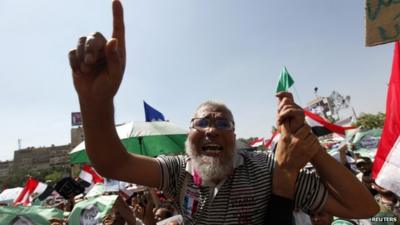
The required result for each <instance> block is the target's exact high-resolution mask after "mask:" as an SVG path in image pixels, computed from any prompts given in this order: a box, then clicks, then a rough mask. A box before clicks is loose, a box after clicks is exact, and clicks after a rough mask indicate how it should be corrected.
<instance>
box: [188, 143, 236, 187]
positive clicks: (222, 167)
mask: <svg viewBox="0 0 400 225" xmlns="http://www.w3.org/2000/svg"><path fill="white" fill-rule="evenodd" d="M185 150H186V154H188V155H189V156H190V158H191V160H192V163H193V164H192V165H193V166H194V168H196V169H197V170H198V172H199V173H200V177H201V179H202V182H203V185H207V186H216V185H217V184H218V183H219V182H221V181H222V180H223V179H225V178H227V177H228V176H229V175H230V174H231V173H232V171H233V159H234V155H235V150H233V149H224V151H225V152H224V155H223V157H212V156H206V155H199V154H198V153H197V152H195V151H193V148H192V144H191V143H190V141H189V140H186V142H185Z"/></svg>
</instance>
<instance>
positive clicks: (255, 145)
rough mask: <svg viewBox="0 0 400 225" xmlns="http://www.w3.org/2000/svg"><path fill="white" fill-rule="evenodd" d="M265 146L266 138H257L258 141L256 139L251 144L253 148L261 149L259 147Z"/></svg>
mask: <svg viewBox="0 0 400 225" xmlns="http://www.w3.org/2000/svg"><path fill="white" fill-rule="evenodd" d="M263 144H264V138H263V137H259V138H256V139H254V140H253V141H251V142H250V143H249V145H250V146H251V147H259V146H261V145H263Z"/></svg>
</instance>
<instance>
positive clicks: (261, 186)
mask: <svg viewBox="0 0 400 225" xmlns="http://www.w3.org/2000/svg"><path fill="white" fill-rule="evenodd" d="M238 157H239V159H240V160H239V163H235V164H236V165H235V167H234V171H233V173H232V174H231V175H230V176H229V177H227V179H225V181H224V182H223V183H222V184H221V185H218V186H217V189H218V190H217V191H218V192H217V193H216V194H215V191H216V190H215V188H211V187H208V186H203V185H199V184H197V182H195V179H194V176H193V175H194V174H193V173H192V172H191V170H190V169H188V168H191V161H190V158H189V157H188V156H160V157H158V158H157V159H158V161H159V163H160V167H161V173H162V181H161V189H162V190H163V191H164V192H165V194H166V195H167V196H168V197H171V198H173V199H175V202H176V203H177V205H176V207H177V209H178V211H179V213H180V214H181V215H182V216H183V218H184V224H185V225H188V224H265V222H264V221H265V220H266V218H267V216H273V215H268V212H267V206H268V203H269V200H270V197H271V194H272V170H273V166H274V158H273V155H272V154H267V153H253V152H239V153H238ZM236 162H237V160H236ZM326 199H327V191H326V189H325V187H324V186H323V185H322V184H321V183H320V181H319V177H318V176H317V175H316V173H315V172H310V171H308V170H302V171H301V172H300V174H299V176H298V178H297V181H296V192H295V206H296V207H298V208H301V209H303V210H304V211H306V212H307V211H318V210H320V209H321V208H322V206H323V205H324V203H325V201H326Z"/></svg>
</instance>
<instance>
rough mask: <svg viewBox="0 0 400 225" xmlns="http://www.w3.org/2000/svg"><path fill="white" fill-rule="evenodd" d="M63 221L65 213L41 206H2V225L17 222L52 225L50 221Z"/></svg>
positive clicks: (0, 209) (28, 224)
mask: <svg viewBox="0 0 400 225" xmlns="http://www.w3.org/2000/svg"><path fill="white" fill-rule="evenodd" d="M54 218H57V219H63V211H62V210H60V209H57V208H44V207H40V206H16V207H12V206H0V225H13V224H14V223H16V222H17V220H20V221H24V222H25V224H27V225H50V222H49V220H50V219H54Z"/></svg>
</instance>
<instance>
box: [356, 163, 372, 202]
mask: <svg viewBox="0 0 400 225" xmlns="http://www.w3.org/2000/svg"><path fill="white" fill-rule="evenodd" d="M356 166H357V169H358V170H359V171H360V172H359V173H358V174H357V175H356V177H357V179H358V180H359V181H361V182H362V183H363V184H364V185H365V187H367V188H368V190H369V191H370V192H371V194H372V195H376V194H377V191H376V190H375V189H373V188H372V177H371V172H372V160H371V159H370V158H368V157H361V156H360V157H358V159H357V160H356Z"/></svg>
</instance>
